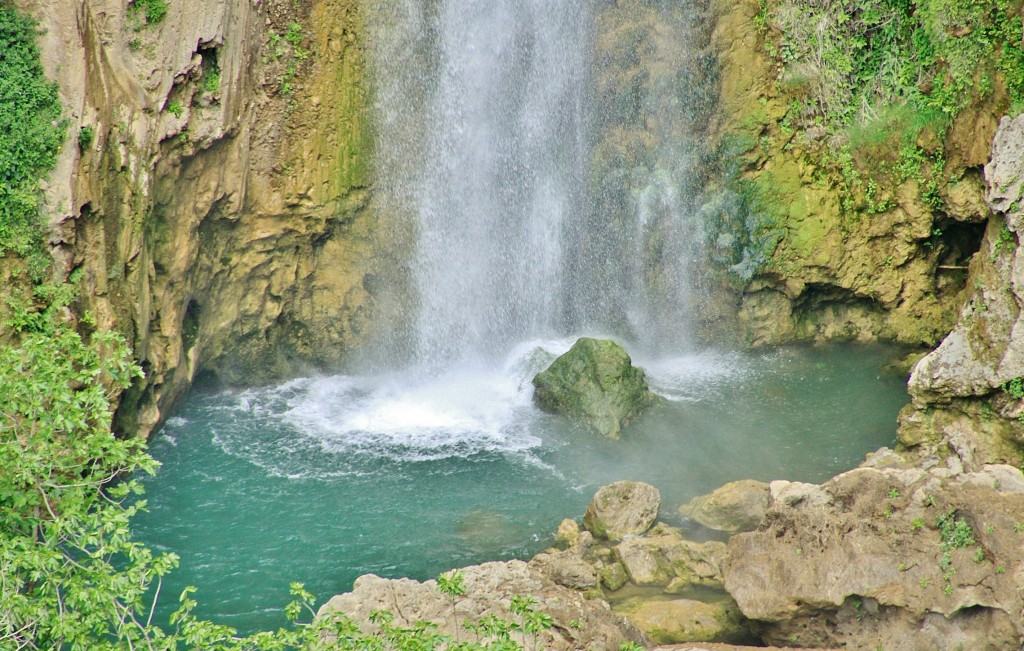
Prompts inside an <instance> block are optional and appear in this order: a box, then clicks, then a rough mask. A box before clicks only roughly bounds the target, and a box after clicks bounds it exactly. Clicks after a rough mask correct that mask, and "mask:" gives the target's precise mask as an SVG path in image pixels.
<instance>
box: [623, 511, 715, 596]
mask: <svg viewBox="0 0 1024 651" xmlns="http://www.w3.org/2000/svg"><path fill="white" fill-rule="evenodd" d="M725 549H726V547H725V544H724V543H720V542H705V543H697V542H693V541H690V540H686V539H684V538H683V537H682V534H681V533H680V532H679V530H678V529H672V528H671V527H667V526H665V525H658V527H656V528H655V529H654V530H653V531H651V532H650V533H648V534H647V535H645V536H638V537H635V538H627V539H626V540H623V541H622V542H620V543H619V544H618V545H616V546H615V547H614V551H615V556H616V558H617V559H618V560H619V562H620V563H622V566H623V567H624V568H625V569H626V573H627V574H628V575H629V578H630V580H631V581H632V582H633V583H635V584H636V585H639V586H661V587H666V589H667V590H668V591H671V592H679V591H681V590H683V589H685V588H688V587H691V586H694V585H702V586H712V587H720V586H721V585H722V571H721V564H722V562H723V560H724V558H725Z"/></svg>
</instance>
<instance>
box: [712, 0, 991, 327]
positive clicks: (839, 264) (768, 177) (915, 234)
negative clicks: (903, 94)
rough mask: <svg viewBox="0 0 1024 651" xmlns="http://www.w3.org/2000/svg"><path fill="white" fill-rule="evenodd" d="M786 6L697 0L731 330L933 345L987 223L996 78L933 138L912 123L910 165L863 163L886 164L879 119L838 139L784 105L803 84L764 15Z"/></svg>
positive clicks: (715, 235) (890, 136)
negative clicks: (985, 176)
mask: <svg viewBox="0 0 1024 651" xmlns="http://www.w3.org/2000/svg"><path fill="white" fill-rule="evenodd" d="M788 4H792V3H787V2H784V1H761V2H758V1H756V0H744V1H743V2H738V3H728V2H713V3H712V5H713V8H714V12H715V15H716V26H715V31H714V36H713V39H712V41H713V45H714V47H715V48H716V49H717V52H718V53H719V65H720V74H719V91H718V92H719V116H718V121H717V123H716V125H715V127H714V131H715V134H714V137H715V138H716V139H717V141H718V145H719V151H720V156H721V159H720V165H721V167H720V169H719V170H718V172H717V177H718V180H717V181H715V182H713V183H712V184H711V187H710V188H709V191H708V192H707V197H706V207H705V208H704V212H705V213H706V214H705V219H706V220H707V221H708V223H709V224H710V225H711V227H712V229H713V230H712V233H711V234H710V253H711V255H712V256H713V257H714V258H715V259H716V260H717V261H718V263H719V265H720V266H722V267H725V268H727V269H728V271H727V273H725V274H723V283H724V284H727V285H729V286H730V287H732V292H733V296H734V301H735V305H736V309H737V312H738V316H739V318H738V320H737V326H738V328H737V329H738V333H737V334H738V336H739V338H740V340H741V341H744V342H746V343H747V344H751V345H765V344H775V343H784V342H789V341H797V340H814V341H822V340H836V339H840V340H842V339H847V340H879V339H881V340H890V341H899V342H903V343H907V344H914V345H925V346H933V345H935V344H936V343H938V341H939V340H941V338H942V337H943V336H944V335H945V334H946V332H948V331H949V330H950V328H952V326H953V324H954V322H955V320H956V311H957V310H958V309H959V306H960V305H962V304H963V301H964V298H965V293H964V292H965V289H966V287H967V262H968V261H969V260H970V259H971V256H972V255H973V254H974V253H975V252H977V251H978V249H979V246H980V242H981V238H982V233H983V232H984V231H985V228H986V224H987V223H988V222H989V221H990V220H991V219H992V216H991V212H990V211H989V209H988V207H987V206H986V205H985V202H984V200H983V195H984V185H983V182H982V176H981V166H982V165H984V164H985V162H987V160H988V156H989V145H988V143H989V142H991V138H992V135H993V134H994V133H995V128H996V124H997V121H998V118H999V117H1000V116H1001V115H1002V113H1003V111H1005V110H1006V104H1007V101H1006V93H1005V89H1001V88H998V87H997V88H995V89H994V91H993V92H992V94H991V95H990V96H989V97H988V98H987V99H986V101H985V102H983V103H980V104H978V105H976V106H971V107H969V108H967V109H965V110H962V111H961V112H960V113H959V114H958V115H957V117H956V120H955V121H954V123H953V124H952V126H951V127H950V128H949V129H948V132H946V133H945V134H943V136H942V137H941V138H940V137H938V136H937V135H936V133H935V132H933V131H930V130H929V129H927V128H925V129H922V130H921V131H920V132H919V133H918V134H917V141H916V142H913V143H911V145H912V147H911V150H912V151H914V152H915V155H916V156H917V157H918V158H917V160H913V161H912V164H913V165H916V166H917V167H916V168H915V173H916V174H911V175H908V174H906V173H905V172H904V173H903V174H899V173H890V172H886V173H882V172H878V170H883V169H885V170H890V169H893V168H897V167H900V162H899V161H897V160H896V157H897V150H899V149H900V147H901V146H902V145H901V144H900V142H899V141H898V140H897V139H896V135H895V133H888V132H886V129H889V128H890V127H891V125H884V126H883V127H882V132H881V133H879V134H872V135H870V137H868V136H864V137H863V140H864V142H862V143H855V144H856V146H851V147H849V149H848V150H841V149H840V148H839V146H838V145H837V143H836V141H835V138H834V134H831V133H829V132H828V131H827V130H826V129H825V127H824V126H821V125H820V124H815V123H814V122H812V121H805V122H806V123H801V122H800V120H799V115H798V111H797V110H796V109H795V108H794V107H796V106H798V105H799V102H801V101H803V100H804V99H806V98H807V97H808V94H809V93H812V92H814V91H813V90H810V89H808V88H807V86H806V85H805V84H807V83H809V82H807V81H806V78H803V77H801V78H796V75H794V74H793V72H792V70H791V69H790V68H791V67H792V66H790V65H789V64H790V58H787V56H786V55H785V54H784V53H782V52H780V51H778V50H777V49H774V48H776V47H777V46H778V45H779V44H778V43H777V41H778V40H779V39H780V36H779V34H777V33H776V32H773V26H772V24H771V23H770V21H768V19H767V18H766V16H768V15H769V14H768V13H767V12H770V11H773V10H774V11H776V12H780V15H782V14H784V12H786V11H789V8H788V6H787V5H788ZM783 45H785V43H783ZM789 56H790V57H791V56H792V55H789ZM893 131H894V132H895V131H896V129H893ZM845 151H849V152H850V153H849V157H848V158H844V155H845V154H844V152H845ZM936 161H939V162H936ZM904 164H906V163H904ZM924 177H927V181H925V180H922V179H923V178H924Z"/></svg>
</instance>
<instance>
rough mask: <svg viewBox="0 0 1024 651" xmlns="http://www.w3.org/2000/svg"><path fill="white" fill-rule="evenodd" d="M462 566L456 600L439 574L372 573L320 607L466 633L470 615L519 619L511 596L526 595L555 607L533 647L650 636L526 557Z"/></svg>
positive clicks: (616, 642)
mask: <svg viewBox="0 0 1024 651" xmlns="http://www.w3.org/2000/svg"><path fill="white" fill-rule="evenodd" d="M462 572H463V576H464V586H465V590H466V593H465V595H463V596H460V597H458V598H457V599H456V601H455V603H454V605H453V603H452V601H451V599H450V598H449V597H448V596H447V595H445V594H442V593H441V592H439V591H438V589H437V583H436V582H435V581H424V582H419V581H413V580H411V579H382V578H380V577H378V576H374V575H373V574H367V575H364V576H361V577H359V578H358V579H356V582H355V585H354V586H353V588H352V592H349V593H346V594H343V595H338V596H335V597H334V598H332V599H331V600H330V601H328V602H327V603H326V604H324V606H323V607H322V608H321V609H320V612H319V613H318V615H321V616H322V615H324V614H325V613H327V612H337V613H341V614H344V615H346V616H347V617H349V618H351V619H352V620H353V621H354V622H356V624H358V625H359V627H360V628H361V629H362V630H363V631H364V632H372V631H374V630H376V625H375V624H374V623H373V622H372V621H371V617H372V615H373V613H374V612H376V611H380V610H384V611H388V612H390V613H391V614H392V615H394V618H395V623H396V624H397V625H400V626H409V627H411V626H413V625H415V624H416V623H417V622H429V623H432V624H435V625H437V630H438V631H439V632H441V633H444V634H447V635H451V636H453V637H455V636H459V635H461V636H462V638H463V639H465V638H466V636H467V635H472V634H471V633H468V632H467V631H466V629H465V628H464V624H465V623H466V622H477V621H479V620H481V619H483V618H485V617H487V616H489V615H494V616H497V617H500V618H503V619H508V620H512V621H517V616H516V615H514V614H513V613H511V612H510V611H509V604H510V601H511V599H512V597H513V596H516V595H522V596H529V597H533V598H534V599H536V601H537V604H536V606H535V607H534V608H535V609H536V611H537V612H541V613H545V614H547V615H549V616H550V617H551V618H552V620H553V624H554V625H553V626H552V627H551V628H549V629H547V630H543V631H540V632H539V633H537V639H536V640H535V641H528V642H529V644H527V648H542V649H549V650H550V651H570V650H573V649H618V648H619V647H620V646H621V645H622V644H623V643H625V642H637V643H642V642H644V641H645V640H644V638H643V636H642V635H641V634H640V633H639V631H637V630H636V628H634V627H633V625H632V624H630V623H629V622H628V621H627V620H625V619H624V618H622V617H620V616H619V615H616V614H615V613H613V612H612V611H611V609H610V608H609V607H608V604H607V603H605V602H604V601H600V600H596V599H587V598H585V597H584V596H583V595H582V594H581V593H580V592H577V591H576V590H571V589H569V588H566V587H563V586H561V585H558V584H556V583H555V582H554V581H553V580H552V579H551V578H549V577H547V576H545V575H544V574H542V573H541V572H540V571H538V570H536V569H534V568H532V567H531V566H529V565H527V564H526V563H524V562H523V561H508V562H505V563H484V564H483V565H474V566H471V567H467V568H464V569H463V570H462ZM516 639H517V640H518V639H519V634H518V633H517V634H516Z"/></svg>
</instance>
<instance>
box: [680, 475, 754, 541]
mask: <svg viewBox="0 0 1024 651" xmlns="http://www.w3.org/2000/svg"><path fill="white" fill-rule="evenodd" d="M769 499H770V491H769V489H768V484H766V483H764V482H760V481H754V480H752V479H743V480H741V481H734V482H732V483H730V484H726V485H725V486H722V487H721V488H719V489H717V490H715V491H714V492H712V493H710V494H708V495H701V496H700V497H695V498H693V499H692V500H690V502H689V503H688V504H684V505H683V506H681V507H679V514H680V515H683V516H685V517H689V518H692V519H693V520H695V521H697V522H699V523H700V524H702V525H704V526H705V527H707V528H709V529H715V530H717V531H726V532H729V533H735V532H737V531H753V530H754V529H757V527H758V526H759V525H760V524H761V521H762V520H763V519H764V514H765V512H766V511H767V510H768V502H769Z"/></svg>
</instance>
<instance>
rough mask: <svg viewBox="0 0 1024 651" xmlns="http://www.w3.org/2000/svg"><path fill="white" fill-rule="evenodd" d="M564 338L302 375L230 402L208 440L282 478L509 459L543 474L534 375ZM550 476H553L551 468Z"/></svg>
mask: <svg viewBox="0 0 1024 651" xmlns="http://www.w3.org/2000/svg"><path fill="white" fill-rule="evenodd" d="M572 341H573V340H572V339H559V340H536V341H527V342H522V343H520V344H518V345H517V346H515V347H514V348H513V349H512V351H510V352H509V354H508V355H507V357H506V359H505V360H504V362H503V363H502V364H499V365H497V367H496V368H489V367H487V366H486V365H483V364H476V365H474V364H466V365H462V366H459V367H456V368H453V369H452V370H449V371H447V372H444V373H441V374H438V375H435V376H432V377H426V376H422V375H417V374H416V373H407V374H394V373H393V374H387V375H377V376H346V375H336V376H329V377H317V378H300V379H297V380H292V381H290V382H286V383H284V384H281V385H278V386H275V387H266V388H260V389H248V390H245V391H241V392H238V393H236V394H234V395H233V400H232V401H230V406H229V407H221V408H219V409H222V410H224V411H225V414H224V416H226V417H228V418H231V419H241V420H242V421H246V422H248V423H249V426H247V427H242V428H216V430H215V433H214V441H215V443H216V444H217V445H218V446H219V447H221V449H223V450H224V451H225V452H227V453H229V454H232V455H233V456H236V457H241V458H244V459H246V460H248V461H250V462H251V463H253V464H255V465H257V466H259V467H261V468H264V469H265V470H267V471H268V472H270V473H272V474H274V475H278V476H287V477H308V476H318V477H322V476H339V475H348V474H355V475H359V474H372V473H373V472H376V469H371V466H373V463H374V462H380V461H387V462H395V463H409V462H425V461H438V460H444V459H472V458H476V457H481V456H483V457H488V456H490V457H493V456H494V455H503V456H509V457H512V458H515V459H518V460H519V461H520V462H524V463H529V464H530V465H534V466H540V467H547V464H545V463H544V462H543V460H542V459H541V458H540V457H539V456H538V455H537V453H538V451H539V450H540V449H541V448H542V447H543V445H544V441H543V439H542V437H541V435H540V434H538V433H537V432H536V430H537V428H536V427H535V426H534V423H535V421H536V419H537V418H539V417H541V415H540V413H539V412H538V411H537V410H536V408H535V407H534V406H533V402H532V396H533V387H532V385H531V379H532V378H533V376H534V375H535V374H536V373H537V372H538V371H540V370H542V369H543V368H544V367H546V366H547V364H549V363H550V361H551V360H552V359H554V358H555V357H556V356H557V355H559V354H561V353H562V352H564V351H565V350H568V348H569V346H570V345H571V343H572ZM551 471H552V472H554V469H551Z"/></svg>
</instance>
